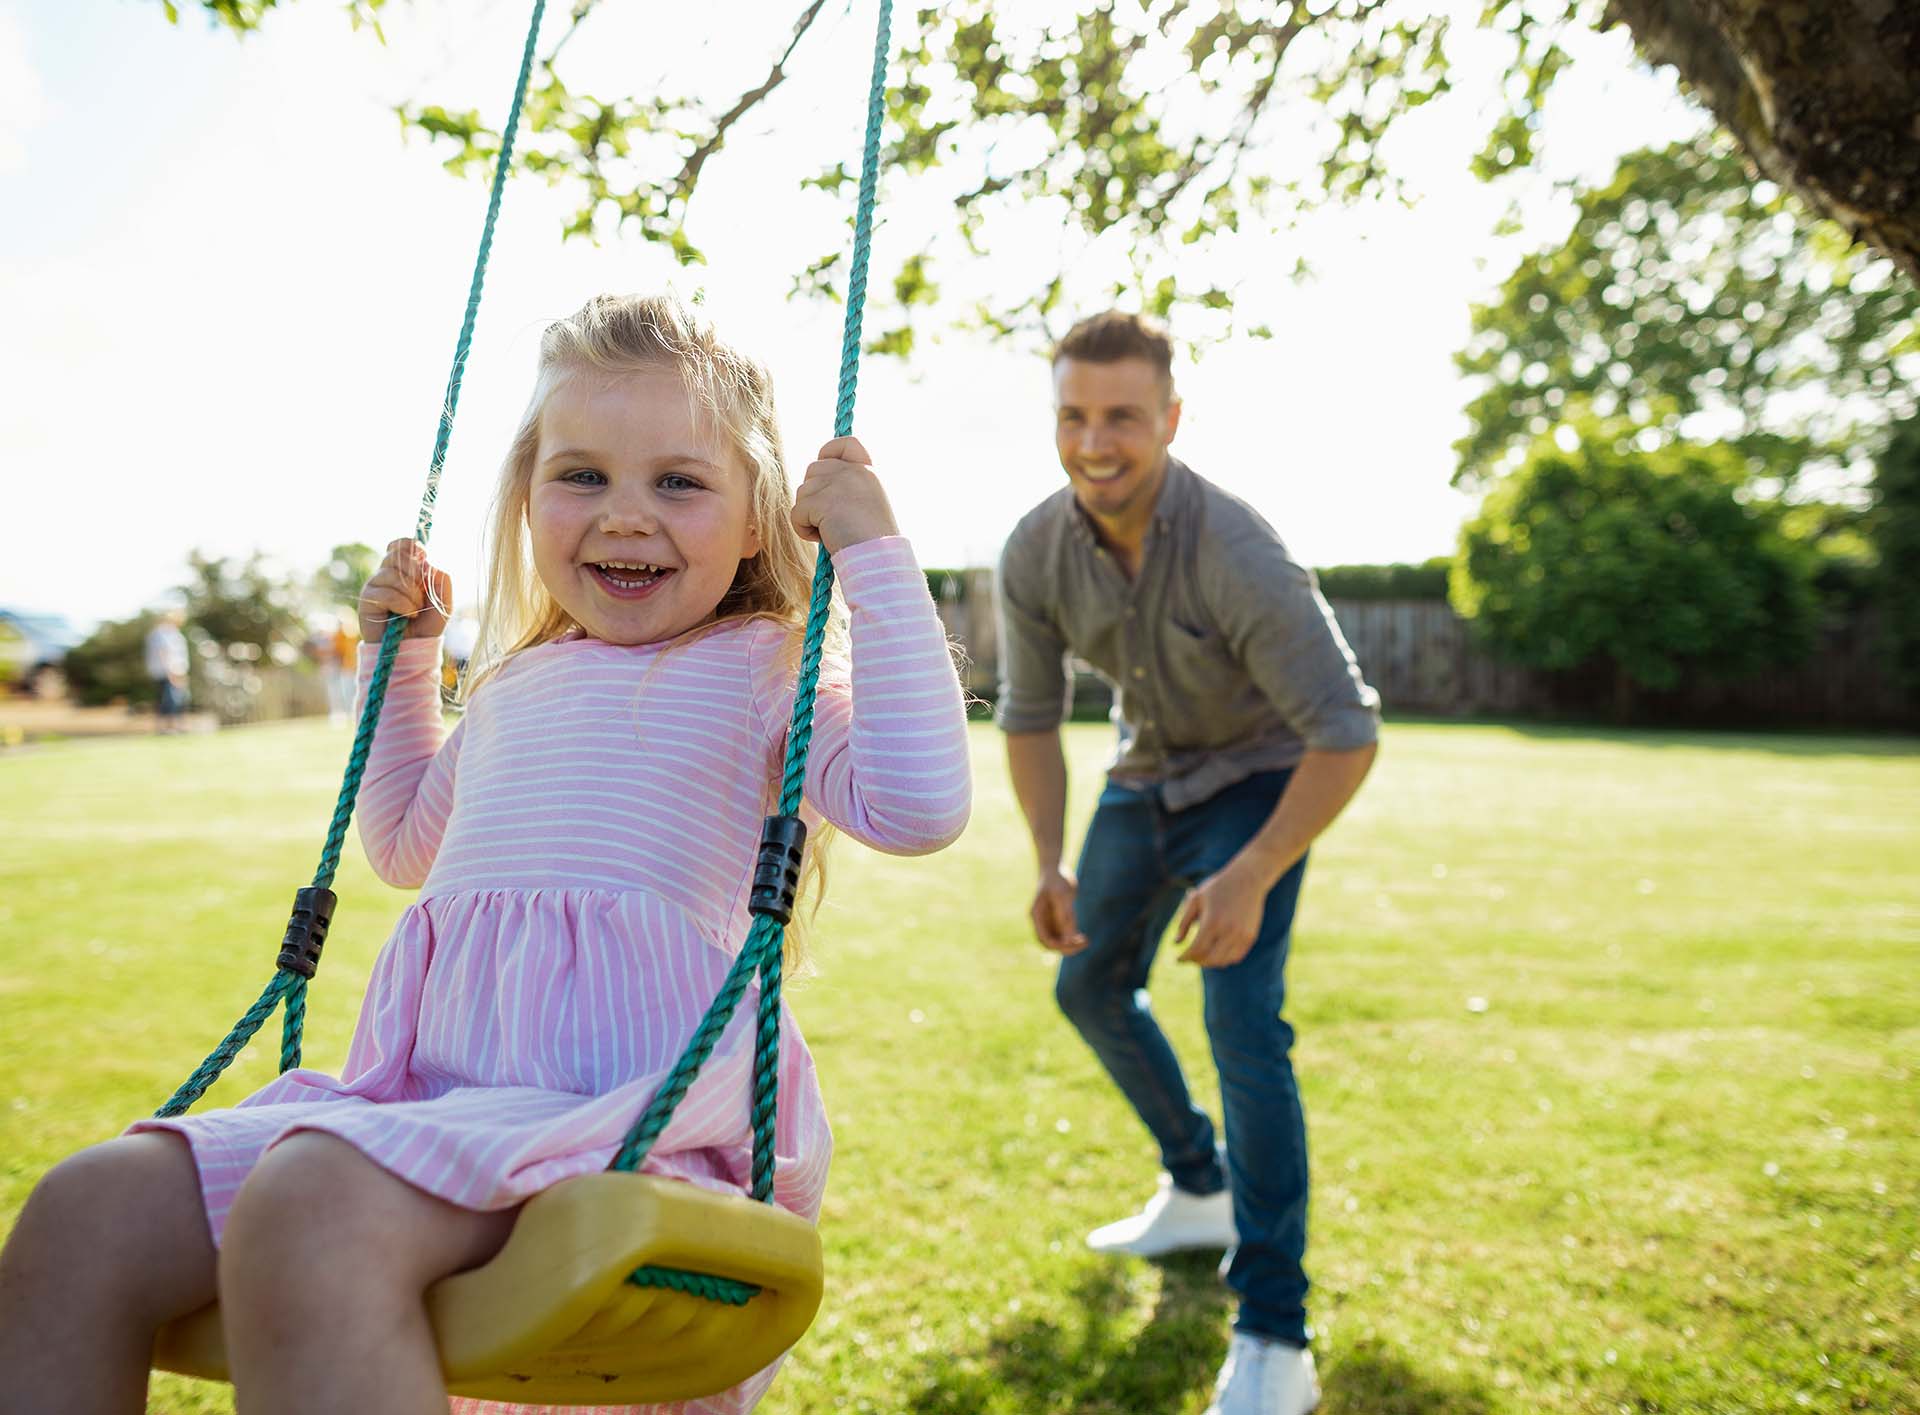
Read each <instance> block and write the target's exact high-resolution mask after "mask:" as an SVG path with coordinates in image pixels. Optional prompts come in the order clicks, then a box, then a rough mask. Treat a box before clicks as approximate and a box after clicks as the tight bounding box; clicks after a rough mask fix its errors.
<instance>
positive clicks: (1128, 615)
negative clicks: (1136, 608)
mask: <svg viewBox="0 0 1920 1415" xmlns="http://www.w3.org/2000/svg"><path fill="white" fill-rule="evenodd" d="M1127 618H1129V619H1131V618H1133V610H1132V609H1131V608H1129V609H1128V610H1127Z"/></svg>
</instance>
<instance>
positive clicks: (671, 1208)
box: [153, 1172, 822, 1405]
mask: <svg viewBox="0 0 1920 1415" xmlns="http://www.w3.org/2000/svg"><path fill="white" fill-rule="evenodd" d="M643 1265H650V1266H655V1267H664V1268H676V1269H679V1270H681V1271H684V1272H696V1273H705V1274H709V1275H711V1276H713V1277H723V1278H730V1279H732V1280H733V1281H735V1282H744V1283H751V1284H752V1285H754V1286H756V1287H758V1288H759V1289H760V1292H759V1293H758V1294H757V1295H756V1296H754V1297H753V1298H751V1299H750V1300H749V1301H748V1302H746V1304H745V1305H743V1306H731V1305H729V1304H727V1303H724V1302H718V1301H714V1300H712V1299H709V1298H705V1297H696V1296H693V1295H691V1294H688V1293H684V1292H678V1291H674V1290H672V1289H670V1288H664V1287H636V1286H633V1285H632V1284H630V1283H629V1282H628V1281H627V1275H628V1274H629V1273H631V1272H632V1271H633V1270H634V1269H635V1268H637V1267H641V1266H643ZM821 1286H822V1284H821V1263H820V1235H819V1233H818V1232H817V1231H816V1230H815V1229H814V1227H813V1225H812V1224H810V1223H808V1222H807V1221H806V1220H805V1219H803V1218H799V1217H797V1216H796V1215H794V1214H791V1213H788V1212H787V1211H786V1210H785V1209H781V1208H777V1207H776V1206H774V1205H772V1204H763V1203H759V1202H756V1201H755V1200H752V1199H749V1198H747V1197H745V1196H744V1195H728V1194H716V1193H714V1192H712V1191H711V1190H707V1189H701V1188H699V1187H697V1186H695V1185H692V1184H687V1183H683V1182H681V1181H679V1180H672V1179H662V1178H659V1177H658V1176H655V1175H647V1174H626V1173H619V1172H608V1173H600V1174H585V1175H581V1176H579V1177H578V1178H575V1179H568V1180H563V1181H562V1182H561V1183H559V1184H556V1185H554V1187H553V1188H551V1189H549V1190H547V1191H545V1192H544V1193H541V1194H536V1195H535V1196H534V1197H533V1198H531V1199H529V1200H528V1201H527V1204H526V1207H525V1208H524V1209H522V1210H521V1213H520V1217H519V1219H518V1221H516V1222H515V1224H514V1228H513V1233H512V1236H511V1237H509V1238H508V1240H507V1243H506V1246H505V1247H503V1248H502V1249H501V1250H500V1252H499V1253H498V1254H496V1255H495V1256H494V1258H493V1259H492V1261H490V1262H488V1263H486V1264H485V1265H484V1266H482V1267H478V1268H475V1269H474V1270H473V1271H471V1272H464V1273H456V1274H455V1275H454V1276H452V1277H449V1278H444V1279H442V1280H441V1281H440V1282H437V1283H435V1284H434V1285H433V1287H432V1288H430V1289H429V1290H428V1292H427V1313H428V1317H429V1319H430V1320H431V1321H432V1323H433V1331H434V1338H435V1341H436V1342H437V1343H438V1345H439V1350H440V1368H441V1370H442V1371H443V1372H444V1373H445V1375H446V1380H447V1390H448V1393H449V1394H452V1395H465V1396H475V1397H480V1398H484V1399H489V1400H504V1401H518V1402H521V1403H524V1404H531V1405H626V1404H642V1405H644V1404H651V1403H654V1402H658V1401H668V1400H686V1399H690V1398H692V1397H695V1396H700V1395H711V1394H713V1393H714V1392H716V1391H721V1390H725V1389H727V1388H728V1387H730V1386H733V1385H736V1384H738V1383H739V1382H740V1381H743V1380H745V1379H746V1378H747V1377H748V1376H751V1375H752V1374H753V1373H754V1372H755V1371H758V1370H760V1369H762V1368H763V1367H765V1366H767V1365H768V1364H769V1363H771V1362H772V1361H773V1360H774V1359H775V1358H776V1357H778V1356H779V1355H781V1354H782V1353H783V1352H785V1351H786V1350H787V1349H788V1348H789V1347H791V1346H792V1345H793V1344H794V1343H795V1342H796V1341H798V1340H799V1339H800V1337H801V1335H802V1333H804V1332H805V1331H806V1329H807V1327H808V1326H809V1325H810V1324H811V1323H812V1321H813V1317H814V1313H815V1312H817V1311H818V1310H819V1307H820V1293H821ZM153 1364H154V1365H155V1366H157V1367H159V1368H160V1369H161V1370H166V1371H174V1372H177V1373H178V1374H180V1375H185V1376H200V1377H204V1378H206V1379H209V1380H227V1379H228V1378H229V1376H228V1370H227V1355H226V1343H225V1340H224V1339H223V1337H222V1334H221V1330H220V1308H219V1304H218V1303H212V1304H209V1305H208V1306H206V1307H203V1308H201V1309H200V1310H199V1311H198V1312H194V1313H192V1314H191V1315H189V1316H186V1317H183V1318H181V1319H180V1320H179V1321H176V1322H173V1323H170V1324H169V1325H168V1326H166V1327H164V1328H162V1329H161V1332H160V1335H159V1338H158V1340H157V1341H156V1342H155V1343H154V1354H153Z"/></svg>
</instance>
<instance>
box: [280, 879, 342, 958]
mask: <svg viewBox="0 0 1920 1415" xmlns="http://www.w3.org/2000/svg"><path fill="white" fill-rule="evenodd" d="M339 899H340V896H339V895H337V894H335V893H334V892H333V891H332V890H331V889H322V888H320V887H319V886H318V885H308V886H307V887H306V888H305V889H302V890H299V891H297V892H296V893H295V894H294V896H293V917H292V918H290V919H288V920H287V936H286V937H285V938H284V939H282V940H281V941H280V963H279V966H280V967H281V968H282V969H283V970H284V971H286V972H289V973H298V974H299V975H300V976H301V977H303V978H311V977H312V976H313V973H314V969H316V968H318V967H319V966H320V949H321V948H322V947H323V946H324V945H325V944H326V941H327V925H328V924H331V923H332V922H333V906H334V905H335V904H337V903H338V902H339Z"/></svg>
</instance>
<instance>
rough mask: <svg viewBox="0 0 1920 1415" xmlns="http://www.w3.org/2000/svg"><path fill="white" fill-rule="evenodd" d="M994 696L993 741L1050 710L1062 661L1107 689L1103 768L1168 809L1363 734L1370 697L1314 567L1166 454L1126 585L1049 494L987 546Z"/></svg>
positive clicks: (1068, 690) (1369, 736) (1075, 510)
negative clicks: (1088, 670) (994, 609)
mask: <svg viewBox="0 0 1920 1415" xmlns="http://www.w3.org/2000/svg"><path fill="white" fill-rule="evenodd" d="M995 598H996V601H997V605H998V612H999V616H1000V701H999V704H998V706H997V708H996V710H995V717H996V719H997V720H998V722H999V723H1000V726H1001V727H1002V728H1003V729H1005V730H1006V731H1008V732H1044V731H1046V730H1047V729H1049V728H1052V727H1056V726H1058V725H1059V724H1060V722H1061V720H1062V719H1063V718H1064V717H1065V716H1066V713H1067V707H1068V704H1069V703H1070V702H1071V699H1072V691H1073V684H1072V680H1071V678H1070V677H1069V675H1068V670H1067V657H1068V655H1069V653H1071V654H1075V655H1078V656H1079V657H1080V658H1083V659H1085V660H1086V661H1087V662H1088V663H1090V664H1092V665H1093V667H1094V668H1095V669H1097V670H1098V671H1099V672H1100V674H1101V675H1102V676H1103V677H1105V678H1106V679H1107V680H1108V681H1109V682H1111V683H1112V684H1113V686H1114V688H1115V690H1116V691H1115V701H1114V716H1115V719H1116V720H1117V722H1118V723H1119V727H1120V747H1119V752H1118V754H1117V755H1116V757H1115V759H1114V762H1113V765H1112V767H1111V768H1110V770H1109V775H1110V776H1111V777H1112V779H1113V780H1115V781H1118V782H1122V783H1124V784H1127V785H1133V786H1147V785H1158V786H1160V787H1161V788H1162V797H1163V799H1164V800H1165V802H1166V804H1167V806H1168V808H1169V809H1171V810H1181V809H1184V808H1185V807H1187V806H1191V805H1194V804H1197V803H1198V802H1201V801H1204V800H1206V799H1207V798H1208V797H1209V796H1212V795H1214V794H1215V793H1216V792H1218V791H1221V790H1224V789H1225V788H1226V787H1228V786H1231V785H1233V784H1234V783H1235V782H1237V781H1241V780H1244V779H1245V778H1247V777H1249V776H1251V775H1253V774H1254V773H1255V772H1259V771H1271V770H1275V769H1277V768H1281V767H1290V766H1293V765H1295V764H1296V763H1298V762H1299V760H1300V758H1301V756H1302V755H1303V754H1304V753H1305V752H1306V751H1307V750H1308V749H1309V748H1313V749H1316V750H1327V751H1346V750H1351V749H1353V748H1357V747H1364V746H1366V745H1367V744H1368V743H1369V742H1372V741H1373V740H1374V739H1375V738H1376V737H1377V736H1378V734H1379V723H1380V697H1379V694H1377V693H1375V692H1374V690H1373V689H1372V688H1370V687H1368V686H1367V683H1366V681H1365V679H1363V678H1362V677H1361V676H1360V668H1359V666H1358V665H1357V664H1356V663H1355V662H1354V659H1353V651H1352V650H1351V649H1349V648H1348V647H1347V641H1346V639H1345V638H1343V637H1342V636H1341V633H1340V626H1339V625H1338V624H1336V623H1335V622H1334V618H1333V611H1332V610H1330V609H1329V608H1328V607H1327V602H1326V600H1325V599H1323V598H1321V595H1320V590H1319V586H1318V585H1317V584H1315V582H1314V578H1313V572H1312V571H1310V570H1308V569H1306V568H1305V567H1304V566H1302V565H1300V564H1299V563H1298V562H1297V561H1295V560H1294V558H1293V557H1292V556H1291V555H1289V554H1288V553H1287V548H1286V546H1284V545H1283V544H1281V542H1280V537H1279V536H1277V535H1275V534H1274V531H1273V528H1272V527H1271V526H1269V525H1268V524H1267V523H1266V522H1265V521H1264V520H1262V519H1261V517H1260V515H1259V513H1258V512H1256V511H1255V510H1254V509H1253V508H1252V507H1250V506H1248V505H1247V504H1246V503H1245V502H1243V501H1241V500H1239V499H1238V498H1237V497H1234V496H1231V495H1229V494H1228V493H1226V492H1224V491H1222V490H1221V489H1220V488H1219V487H1217V486H1214V485H1213V484H1212V483H1211V482H1208V481H1206V480H1204V479H1203V478H1201V477H1199V476H1197V475H1195V474H1194V473H1193V472H1192V471H1191V470H1189V469H1188V468H1187V467H1186V465H1185V464H1183V463H1181V462H1178V461H1174V460H1171V459H1169V462H1168V465H1167V477H1166V482H1165V483H1164V484H1163V485H1162V487H1161V489H1160V498H1159V501H1158V503H1157V504H1156V506H1155V509H1154V519H1153V524H1152V527H1151V528H1150V529H1149V530H1148V532H1147V539H1146V544H1145V546H1144V548H1143V550H1142V552H1141V558H1140V571H1139V573H1138V574H1137V575H1136V576H1134V577H1133V578H1132V579H1131V580H1130V579H1128V578H1127V575H1126V572H1125V571H1124V570H1122V569H1121V567H1120V564H1119V562H1118V560H1116V559H1115V558H1114V556H1113V554H1112V552H1110V551H1108V550H1107V549H1105V548H1104V547H1103V546H1101V544H1100V543H1099V541H1098V539H1097V538H1096V537H1095V535H1094V532H1093V525H1092V523H1091V522H1090V521H1089V520H1088V519H1087V516H1086V513H1085V512H1083V511H1082V510H1081V509H1080V507H1079V505H1078V503H1076V502H1075V501H1074V499H1073V489H1072V488H1071V487H1063V488H1061V489H1060V490H1059V491H1058V492H1055V493H1054V494H1053V495H1052V496H1050V497H1048V498H1047V499H1046V500H1045V501H1043V502H1041V503H1040V504H1039V505H1038V506H1036V507H1035V508H1034V509H1033V510H1031V511H1029V512H1028V513H1027V514H1026V515H1025V516H1024V517H1023V518H1021V521H1020V524H1019V525H1017V526H1015V527H1014V529H1013V534H1012V535H1011V536H1009V537H1008V538H1007V545H1006V549H1005V550H1004V551H1003V552H1002V553H1001V557H1000V572H999V579H998V583H997V593H996V596H995Z"/></svg>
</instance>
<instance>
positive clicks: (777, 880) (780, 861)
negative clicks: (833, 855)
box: [747, 816, 807, 925]
mask: <svg viewBox="0 0 1920 1415" xmlns="http://www.w3.org/2000/svg"><path fill="white" fill-rule="evenodd" d="M806 844H807V826H806V822H804V821H802V820H801V819H800V817H798V816H768V817H767V819H766V821H765V823H764V824H762V825H761V827H760V858H759V859H758V860H757V861H756V862H755V864H754V867H753V892H752V893H751V894H749V895H748V896H747V912H748V913H749V914H765V915H766V916H767V917H768V918H770V919H777V920H779V921H780V923H781V924H782V925H785V924H788V923H791V922H792V920H793V897H794V895H796V894H798V893H799V892H800V861H801V859H802V857H803V855H804V853H805V850H806Z"/></svg>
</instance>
